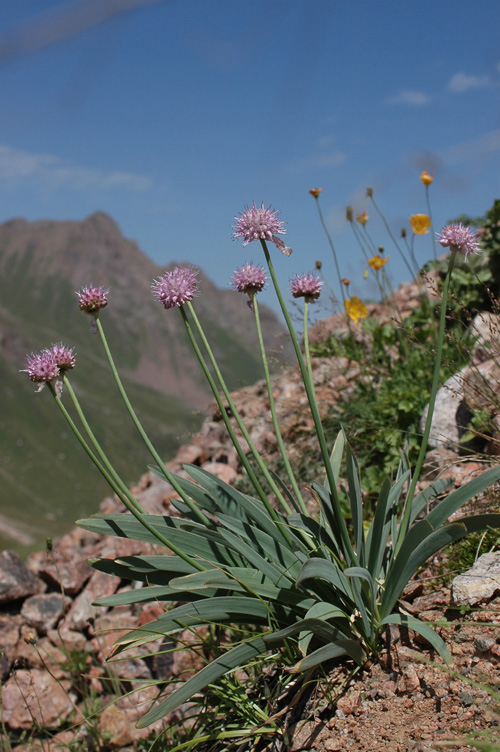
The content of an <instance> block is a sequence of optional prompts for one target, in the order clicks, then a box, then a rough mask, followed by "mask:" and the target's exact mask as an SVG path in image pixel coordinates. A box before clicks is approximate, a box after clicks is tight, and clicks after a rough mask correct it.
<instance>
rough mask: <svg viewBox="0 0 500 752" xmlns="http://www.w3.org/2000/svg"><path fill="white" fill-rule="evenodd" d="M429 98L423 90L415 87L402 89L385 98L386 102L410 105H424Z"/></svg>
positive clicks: (427, 102)
mask: <svg viewBox="0 0 500 752" xmlns="http://www.w3.org/2000/svg"><path fill="white" fill-rule="evenodd" d="M430 101H431V100H430V98H429V97H428V96H427V94H425V93H424V92H423V91H416V90H415V89H403V91H400V92H399V94H396V95H395V96H393V97H388V99H386V102H387V104H409V105H411V106H412V107H424V106H425V105H427V104H429V102H430Z"/></svg>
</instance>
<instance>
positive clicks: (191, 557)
mask: <svg viewBox="0 0 500 752" xmlns="http://www.w3.org/2000/svg"><path fill="white" fill-rule="evenodd" d="M344 450H345V460H344V461H345V467H346V477H347V487H346V489H345V493H346V496H347V498H348V500H349V505H350V517H351V520H352V531H351V533H349V532H348V530H347V527H346V525H345V521H344V518H343V517H342V515H341V512H340V505H339V501H338V495H337V492H336V490H334V489H333V490H332V487H330V484H329V483H328V481H326V482H325V484H321V483H314V484H313V486H312V488H313V491H314V494H315V495H316V498H317V501H318V504H319V507H320V509H321V513H320V519H319V520H315V519H314V518H311V517H309V516H307V515H305V514H303V513H301V512H300V511H298V510H297V511H296V512H295V513H294V514H291V515H288V516H284V515H282V514H280V513H276V512H274V513H273V514H270V512H269V511H268V510H267V509H266V508H265V507H264V506H263V504H262V503H261V502H260V501H259V500H258V499H254V498H252V497H250V496H247V495H244V494H241V493H240V492H238V491H236V490H235V489H234V488H232V487H231V486H229V485H228V484H226V483H224V482H223V481H221V480H220V479H218V478H216V477H214V476H212V475H210V474H209V473H207V472H205V471H203V470H201V469H200V468H196V467H193V466H186V470H187V471H188V473H189V475H190V476H191V478H192V479H193V481H195V482H192V481H189V480H185V479H183V478H180V477H179V478H177V480H178V482H179V484H180V485H181V486H182V488H183V490H184V492H185V493H186V494H188V495H189V496H190V498H191V499H192V500H193V502H195V503H196V504H197V506H198V508H199V509H202V510H203V511H204V512H206V513H207V515H208V516H207V517H206V523H205V524H202V523H200V521H199V519H198V517H196V515H194V514H193V512H192V510H191V509H190V508H189V507H188V506H187V505H186V504H185V503H184V502H182V501H174V504H175V506H176V508H177V509H178V511H180V512H181V513H182V514H183V515H184V516H183V517H162V516H157V515H145V520H146V521H147V523H148V525H149V529H148V528H146V527H145V526H144V525H143V524H141V522H140V521H139V520H137V519H135V518H134V517H133V515H130V514H114V515H97V516H95V517H92V518H90V519H87V520H83V521H80V522H79V525H80V526H82V527H84V528H85V529H87V530H91V531H93V532H97V533H101V534H106V535H112V536H118V537H126V538H131V539H136V540H141V541H144V542H147V543H156V544H157V543H158V539H157V537H156V536H155V535H153V534H152V532H151V530H154V531H158V532H160V533H161V534H162V535H163V536H164V537H167V538H168V539H169V540H170V541H172V543H173V544H174V545H175V546H177V547H178V548H179V549H180V550H182V552H183V554H184V556H183V558H181V557H180V556H177V555H155V556H130V557H123V558H120V559H115V560H108V559H103V560H97V561H93V562H92V566H94V567H95V568H96V569H98V570H99V571H103V572H107V573H108V574H113V575H115V576H119V577H124V578H127V579H131V580H135V581H138V582H142V583H143V585H144V587H142V588H140V589H138V590H137V589H134V590H132V591H129V592H122V593H119V594H117V595H114V596H111V597H109V598H104V599H103V600H101V601H99V605H102V606H118V605H124V604H129V603H145V602H149V601H158V602H164V603H165V604H166V605H168V604H170V606H171V607H170V608H169V609H168V610H166V611H165V613H164V614H162V615H161V616H160V617H159V618H158V619H157V620H156V621H155V622H153V623H150V624H147V625H146V626H144V627H142V628H140V629H135V630H133V631H132V632H130V633H129V634H127V635H125V636H123V637H121V638H120V639H119V640H118V641H117V651H118V652H121V651H123V650H125V649H127V648H130V647H137V646H139V645H142V644H144V643H148V642H151V641H153V640H156V639H158V637H160V636H166V635H172V634H175V633H177V632H179V631H180V630H181V629H185V628H186V627H195V626H198V625H201V624H207V623H208V624H211V623H216V624H222V625H232V624H233V625H242V626H245V627H248V626H251V627H253V629H254V630H257V631H256V632H254V634H253V635H252V636H251V637H249V638H246V639H245V638H244V639H242V640H241V641H240V642H239V643H236V644H234V643H233V644H231V645H230V646H227V647H226V648H225V649H223V650H222V652H221V654H220V655H219V656H218V657H217V658H215V659H214V660H212V661H211V662H210V663H209V664H208V665H206V666H205V667H204V668H202V669H201V670H200V671H199V672H198V673H197V674H195V675H194V676H193V677H191V678H190V679H189V680H188V681H186V682H185V683H184V684H183V685H182V686H181V687H180V688H178V689H177V690H175V691H174V692H173V693H171V694H169V695H168V696H166V697H164V698H163V699H162V698H161V697H160V698H159V701H158V703H157V704H156V705H155V706H154V707H153V708H151V710H149V712H148V713H147V714H146V715H145V717H144V718H143V719H142V721H141V723H140V725H141V726H147V725H148V724H150V723H153V722H154V721H156V720H158V719H159V718H162V717H163V716H164V715H166V714H168V713H170V712H171V711H172V710H174V709H175V708H176V707H177V706H178V705H180V704H181V703H183V702H186V701H188V700H189V699H190V698H191V697H193V695H195V694H196V693H197V692H200V691H202V690H204V689H205V688H206V687H207V686H209V685H211V684H213V683H214V682H216V681H218V679H219V678H220V677H222V676H223V675H224V674H226V673H227V672H229V671H231V670H234V669H236V668H237V667H239V666H241V665H244V664H246V663H247V662H248V661H251V660H253V659H256V658H258V657H259V656H261V655H264V654H266V653H268V652H269V651H271V650H276V649H277V648H278V647H280V646H283V645H287V646H288V648H289V649H290V650H293V651H294V654H295V661H296V662H295V665H294V667H293V670H294V671H296V672H306V671H309V670H314V669H316V668H317V667H319V666H321V665H322V664H323V663H324V662H325V661H328V660H331V659H333V658H337V657H339V656H347V657H348V658H350V659H351V660H352V661H354V662H355V663H357V664H362V663H363V662H364V661H365V660H366V658H367V656H368V655H373V654H376V653H377V652H378V650H379V649H380V647H381V637H382V634H383V632H384V631H385V629H386V627H387V625H388V624H396V625H404V626H406V627H409V628H411V629H414V630H415V631H417V632H419V633H420V634H421V635H422V636H423V637H425V638H426V639H427V640H428V641H429V642H430V644H431V645H432V646H433V647H434V648H435V649H436V650H437V651H438V652H439V653H440V655H441V656H442V657H443V658H444V659H445V660H450V655H449V653H448V650H447V648H446V646H445V644H444V643H443V641H442V640H441V638H440V637H439V636H438V635H437V634H436V633H435V632H434V631H433V630H432V629H431V628H430V627H429V626H428V625H427V624H425V623H423V622H420V621H419V620H418V619H415V618H414V617H411V616H408V615H406V614H402V613H399V612H398V607H397V603H398V599H399V598H400V596H401V593H402V591H403V589H404V587H405V586H406V584H407V582H408V581H409V579H410V578H411V577H412V576H413V575H414V574H415V572H416V571H417V569H418V568H419V567H420V566H421V565H422V564H423V563H424V562H425V561H427V560H428V559H429V557H431V556H433V555H434V554H435V553H436V552H437V551H438V550H440V549H441V548H443V546H446V545H448V544H449V543H451V542H452V541H454V540H458V539H459V538H461V537H463V536H464V535H466V534H467V533H469V532H474V531H477V530H481V529H485V528H487V527H494V526H499V525H500V515H495V514H489V515H488V514H486V515H477V516H470V517H467V518H464V519H462V520H460V521H459V522H454V523H447V522H446V520H447V519H448V518H449V516H450V515H451V514H453V513H454V512H455V511H457V510H458V509H459V508H460V507H461V506H462V505H463V504H464V503H465V502H466V501H467V500H468V499H470V498H471V496H474V495H476V494H477V493H480V492H481V490H483V489H484V488H486V487H488V486H489V485H491V483H492V482H494V481H496V480H498V479H499V478H500V468H493V469H491V470H488V471H486V472H485V473H483V474H482V475H481V476H479V477H478V478H475V479H474V480H473V481H471V482H470V483H468V484H467V485H466V486H464V487H462V488H461V489H459V490H458V491H455V492H453V493H451V494H450V495H449V496H447V497H446V498H445V499H444V500H443V501H441V502H439V503H438V504H437V506H435V507H434V509H432V511H431V512H429V514H427V515H426V516H425V517H424V518H423V519H421V520H418V521H417V518H418V516H419V515H420V514H421V513H422V512H423V510H424V509H426V508H427V507H428V503H429V500H430V499H431V498H433V497H434V496H436V495H437V494H439V493H441V492H442V491H443V490H444V489H445V488H446V487H447V486H448V484H449V481H446V480H444V481H438V482H436V483H435V484H434V485H433V486H430V487H429V488H428V489H426V491H425V492H422V493H421V494H419V495H417V496H415V497H409V496H407V497H406V498H405V495H404V489H405V488H407V484H408V482H409V479H410V469H409V465H408V460H407V458H406V457H404V456H403V457H402V459H401V462H400V466H399V469H398V472H397V473H396V475H395V478H394V481H393V482H392V483H391V482H390V481H389V480H387V479H386V480H385V481H384V483H383V484H382V487H381V489H380V493H379V496H378V500H377V506H376V511H375V515H374V517H373V520H372V523H371V525H370V528H369V530H368V531H367V532H366V531H365V528H364V524H363V516H364V515H363V499H362V492H361V482H360V475H359V467H358V465H357V462H356V460H355V458H354V456H353V453H352V451H351V449H350V447H349V445H348V444H346V443H345V437H344V435H343V433H340V434H339V436H338V437H337V441H336V443H335V447H334V450H333V453H332V459H331V465H332V472H333V477H334V478H335V479H337V480H338V477H339V473H340V467H341V463H342V459H343V457H344ZM153 469H154V471H155V472H156V473H157V474H158V475H159V476H160V477H165V476H164V473H163V471H162V470H161V469H160V468H157V467H156V468H153ZM290 500H292V497H290ZM190 562H191V563H190ZM176 603H182V604H183V605H180V606H178V605H177V606H176V605H175V604H176Z"/></svg>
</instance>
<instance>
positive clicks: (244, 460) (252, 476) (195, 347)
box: [179, 305, 291, 545]
mask: <svg viewBox="0 0 500 752" xmlns="http://www.w3.org/2000/svg"><path fill="white" fill-rule="evenodd" d="M179 311H180V313H181V316H182V319H183V321H184V325H185V327H186V332H187V335H188V337H189V341H190V342H191V346H192V348H193V350H194V352H195V355H196V357H197V358H198V362H199V364H200V366H201V368H202V371H203V373H204V375H205V378H206V379H207V381H208V383H209V385H210V388H211V390H212V393H213V395H214V397H215V401H216V402H217V407H218V408H219V410H220V413H221V415H222V419H223V421H224V424H225V426H226V428H227V431H228V433H229V437H230V439H231V442H232V444H233V446H234V448H235V449H236V451H237V453H238V457H239V458H240V461H241V464H242V465H243V467H244V468H245V470H246V472H247V474H248V477H249V478H250V481H251V483H252V485H253V487H254V488H255V490H256V492H257V494H258V495H259V498H260V500H261V501H262V503H263V504H264V506H265V508H266V510H267V512H268V514H269V515H270V516H271V518H272V519H273V521H274V522H275V523H276V524H277V526H278V528H279V530H280V532H281V534H282V535H283V537H284V538H285V540H286V541H287V543H288V544H289V545H291V538H290V535H289V534H288V531H287V530H286V529H285V528H284V527H283V525H282V524H280V523H281V520H280V519H279V517H278V515H277V513H276V511H275V510H274V509H273V507H272V506H271V504H270V503H269V499H268V498H267V496H266V493H265V491H264V489H263V488H262V486H261V484H260V483H259V480H258V478H257V476H256V475H255V472H254V470H253V468H252V466H251V465H250V463H249V461H248V459H247V457H246V455H245V453H244V451H243V449H242V448H241V444H240V442H239V441H238V438H237V436H236V434H235V433H234V429H233V427H232V425H231V422H230V420H229V416H228V414H227V410H226V408H225V406H224V404H223V402H222V400H221V398H220V394H219V392H218V389H217V385H216V383H215V381H214V379H213V376H212V374H211V373H210V371H209V369H208V366H207V364H206V362H205V359H204V357H203V354H202V352H201V350H200V348H199V346H198V343H197V342H196V339H195V337H194V334H193V330H192V329H191V324H190V322H189V319H188V317H187V314H186V311H185V310H184V306H183V305H182V306H180V307H179Z"/></svg>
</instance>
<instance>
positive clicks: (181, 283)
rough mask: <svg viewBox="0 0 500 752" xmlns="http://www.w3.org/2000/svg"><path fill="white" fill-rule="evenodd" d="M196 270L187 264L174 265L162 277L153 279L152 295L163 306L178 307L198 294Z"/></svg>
mask: <svg viewBox="0 0 500 752" xmlns="http://www.w3.org/2000/svg"><path fill="white" fill-rule="evenodd" d="M196 275H197V272H196V271H195V270H194V269H193V268H191V267H189V266H185V267H182V266H176V267H175V269H172V271H171V272H166V274H164V275H163V277H160V278H159V279H155V280H153V284H152V285H151V290H152V292H153V295H155V297H156V298H157V299H158V300H159V301H160V303H163V306H164V308H166V309H168V308H175V307H176V306H177V308H180V307H181V306H183V305H184V303H187V302H188V301H190V300H192V299H193V298H194V296H195V295H197V294H198V282H197V280H196Z"/></svg>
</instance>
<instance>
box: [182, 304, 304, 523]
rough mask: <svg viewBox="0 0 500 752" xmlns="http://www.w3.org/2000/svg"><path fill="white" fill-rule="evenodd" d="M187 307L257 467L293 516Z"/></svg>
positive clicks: (198, 323) (192, 310)
mask: <svg viewBox="0 0 500 752" xmlns="http://www.w3.org/2000/svg"><path fill="white" fill-rule="evenodd" d="M186 306H187V308H188V311H189V314H190V316H191V318H192V319H193V321H194V324H195V326H196V329H197V331H198V334H199V335H200V338H201V341H202V342H203V346H204V348H205V350H206V351H207V354H208V358H209V360H210V363H211V365H212V368H213V369H214V373H215V375H216V377H217V381H218V382H219V384H220V387H221V389H222V392H223V394H224V397H225V398H226V400H227V404H228V406H229V409H230V411H231V415H232V416H233V418H234V419H235V421H236V423H237V425H238V428H239V429H240V431H241V433H242V434H243V438H244V439H245V441H246V442H247V444H248V446H249V448H250V451H251V452H252V455H253V457H254V459H255V461H256V462H257V465H258V466H259V469H260V471H261V472H262V474H263V475H264V477H265V479H266V480H267V482H268V483H269V487H270V488H271V490H272V492H273V493H274V494H275V496H276V498H277V499H278V501H279V502H280V504H281V506H282V507H283V509H284V510H285V512H286V514H291V512H292V510H291V509H290V507H289V505H288V502H287V501H286V499H285V497H284V496H283V494H282V492H281V489H280V488H279V487H278V485H277V483H276V481H275V480H274V478H273V477H272V475H271V473H270V472H269V469H268V467H267V465H266V463H265V462H264V461H263V459H262V457H261V456H260V454H259V452H258V451H257V447H256V446H255V444H254V443H253V441H252V438H251V436H250V434H249V433H248V431H247V429H246V426H245V424H244V423H243V421H242V419H241V416H240V414H239V412H238V409H237V407H236V405H235V404H234V402H233V399H232V397H231V393H230V391H229V389H228V388H227V385H226V382H225V380H224V377H223V375H222V373H221V371H220V368H219V366H218V364H217V360H216V358H215V356H214V354H213V350H212V348H211V347H210V344H209V342H208V340H207V338H206V335H205V332H204V330H203V327H202V325H201V323H200V320H199V319H198V316H197V315H196V311H195V310H194V307H193V304H192V303H191V302H189V301H188V302H187V303H186ZM209 383H210V382H209ZM212 391H213V389H212ZM216 393H217V394H218V390H217V388H216V391H215V392H214V396H215V394H216ZM216 399H217V397H216ZM235 448H236V451H238V448H237V447H235ZM245 469H246V468H245ZM247 472H248V471H247Z"/></svg>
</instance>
